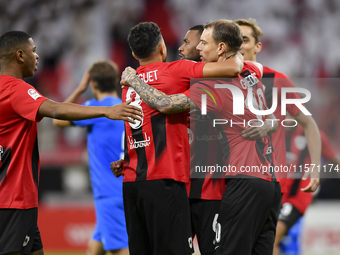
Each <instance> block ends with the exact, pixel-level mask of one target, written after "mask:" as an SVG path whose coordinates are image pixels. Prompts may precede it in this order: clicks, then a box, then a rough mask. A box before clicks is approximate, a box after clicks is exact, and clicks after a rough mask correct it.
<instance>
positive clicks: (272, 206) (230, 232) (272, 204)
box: [121, 20, 281, 255]
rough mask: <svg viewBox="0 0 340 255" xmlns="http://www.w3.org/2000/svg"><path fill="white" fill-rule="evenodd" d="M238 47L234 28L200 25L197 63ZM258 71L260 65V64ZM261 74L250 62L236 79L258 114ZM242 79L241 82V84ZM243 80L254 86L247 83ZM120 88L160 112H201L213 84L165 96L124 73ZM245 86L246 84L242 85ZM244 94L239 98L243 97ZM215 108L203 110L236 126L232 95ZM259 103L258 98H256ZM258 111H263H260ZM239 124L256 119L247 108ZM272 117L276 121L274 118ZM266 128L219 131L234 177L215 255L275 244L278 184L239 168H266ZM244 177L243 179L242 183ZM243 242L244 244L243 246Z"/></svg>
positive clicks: (260, 250)
mask: <svg viewBox="0 0 340 255" xmlns="http://www.w3.org/2000/svg"><path fill="white" fill-rule="evenodd" d="M241 44H242V36H241V32H240V29H239V27H238V25H237V24H235V23H233V22H230V21H226V20H220V21H216V22H212V23H209V24H207V25H205V30H204V32H203V34H202V36H201V42H200V44H199V45H198V46H197V49H198V50H199V51H200V55H201V59H202V61H223V60H224V59H225V58H228V56H230V55H233V54H236V53H237V51H238V50H239V48H240V46H241ZM259 67H260V68H261V65H259ZM260 77H261V70H260V69H259V68H258V67H257V66H256V65H255V64H253V63H244V69H243V70H242V73H241V74H240V76H239V79H242V80H241V84H243V86H250V87H252V93H253V96H255V97H256V98H257V99H256V103H257V105H258V106H259V107H260V109H266V103H265V101H264V93H263V89H262V84H261V83H260V82H258V81H259V79H260ZM243 78H244V80H243ZM239 79H235V80H232V81H229V82H232V83H233V84H234V86H237V87H241V84H240V80H239ZM246 81H253V83H252V84H249V83H250V82H249V83H247V82H246ZM121 83H122V84H130V86H132V87H133V88H134V89H135V90H136V91H137V92H138V94H139V95H140V96H141V98H142V99H143V100H144V101H145V102H147V103H148V104H149V105H150V106H152V107H153V108H155V109H158V110H160V111H162V112H164V113H176V112H182V111H186V110H189V109H190V108H191V109H198V108H200V107H201V103H200V100H201V95H202V94H204V92H202V90H201V89H200V87H198V86H202V85H203V86H205V87H206V89H211V88H213V87H212V86H213V84H214V83H216V81H212V82H211V81H202V82H198V83H195V84H194V85H193V86H192V87H191V89H190V90H188V91H186V92H185V93H181V94H175V95H166V94H165V93H163V92H161V91H158V90H157V89H156V88H154V87H151V86H149V85H147V84H146V83H144V82H143V81H141V80H140V79H138V77H137V76H136V75H135V71H134V70H133V69H131V68H127V69H125V71H124V72H123V74H122V81H121ZM246 84H248V85H246ZM247 91H248V90H246V91H245V89H243V91H242V92H241V93H243V96H247ZM220 97H221V98H222V100H220V102H219V104H215V102H213V100H211V99H210V98H209V99H208V104H207V108H208V109H209V110H210V111H212V112H213V113H214V114H215V116H216V117H217V118H220V119H221V118H223V119H225V118H227V119H233V120H234V121H237V122H241V117H240V116H234V115H233V111H232V95H231V93H230V92H229V93H228V90H224V91H221V94H220ZM261 98H262V99H261ZM261 106H262V107H261ZM243 117H244V118H245V119H244V121H246V120H247V121H249V120H251V119H257V116H256V115H255V114H253V113H251V112H250V111H249V110H248V108H247V109H246V110H245V115H243ZM270 117H271V118H275V117H274V116H273V115H271V116H270ZM269 122H271V121H269ZM265 123H266V124H265V126H266V129H261V131H259V130H260V129H257V128H253V127H251V128H247V129H246V127H244V126H237V127H235V126H234V127H232V128H226V127H224V128H222V129H221V131H222V136H223V139H222V140H223V141H220V144H221V145H222V147H223V152H224V157H225V159H226V160H227V164H230V165H231V166H235V168H236V169H238V170H237V171H236V173H231V172H229V173H228V174H227V175H228V176H231V175H234V176H236V178H230V179H228V181H227V187H226V190H225V193H224V195H223V198H222V203H221V208H220V211H219V212H220V214H219V217H218V220H217V223H216V225H215V228H216V229H215V230H216V242H217V243H216V252H215V254H253V253H257V254H268V255H269V254H271V253H272V247H273V242H274V233H275V226H276V221H277V215H278V211H279V207H280V200H281V196H280V195H281V190H280V185H279V184H278V183H277V182H275V176H274V174H273V173H271V172H265V171H259V172H252V173H247V172H242V170H241V169H242V167H245V166H254V165H255V166H257V167H259V168H260V169H262V168H261V167H262V165H270V164H271V163H270V160H271V158H272V157H271V155H270V154H271V147H270V140H269V138H268V137H266V135H267V133H268V132H274V131H275V130H276V129H277V123H276V125H270V124H269V125H267V123H268V122H267V121H265ZM247 134H249V136H250V137H257V138H258V139H257V140H250V139H244V138H243V137H242V135H247ZM244 177H247V178H244ZM245 240H247V241H246V242H245Z"/></svg>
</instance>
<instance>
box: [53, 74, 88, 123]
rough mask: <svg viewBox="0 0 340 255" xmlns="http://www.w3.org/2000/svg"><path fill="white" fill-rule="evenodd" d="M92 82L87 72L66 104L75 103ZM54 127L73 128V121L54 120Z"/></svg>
mask: <svg viewBox="0 0 340 255" xmlns="http://www.w3.org/2000/svg"><path fill="white" fill-rule="evenodd" d="M89 82H90V72H89V70H88V71H86V72H85V73H84V75H83V78H82V79H81V82H80V84H79V86H78V87H77V88H76V89H75V90H74V91H73V93H72V94H71V95H70V96H69V97H68V98H67V99H66V100H65V101H64V103H75V102H76V101H77V99H78V98H79V96H80V95H81V94H83V93H84V92H85V91H86V89H87V88H88V85H89ZM53 125H55V126H57V127H60V128H64V127H69V126H71V121H67V120H58V119H53Z"/></svg>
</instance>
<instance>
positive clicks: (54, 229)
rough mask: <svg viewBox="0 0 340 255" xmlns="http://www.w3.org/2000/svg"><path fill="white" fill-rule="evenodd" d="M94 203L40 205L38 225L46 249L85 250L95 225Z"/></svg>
mask: <svg viewBox="0 0 340 255" xmlns="http://www.w3.org/2000/svg"><path fill="white" fill-rule="evenodd" d="M95 220H96V217H95V212H94V207H93V204H87V205H82V206H79V204H78V203H77V205H76V206H72V205H62V206H60V205H58V206H54V205H53V206H50V205H44V204H40V205H39V216H38V226H39V229H40V232H41V237H42V241H43V244H44V249H45V250H68V251H85V250H86V248H87V244H88V241H89V239H90V238H91V235H92V232H93V230H94V227H95Z"/></svg>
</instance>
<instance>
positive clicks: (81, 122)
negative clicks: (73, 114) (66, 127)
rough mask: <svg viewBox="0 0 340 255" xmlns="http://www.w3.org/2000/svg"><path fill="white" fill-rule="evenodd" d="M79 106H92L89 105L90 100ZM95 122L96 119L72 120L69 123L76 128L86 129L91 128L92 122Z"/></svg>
mask: <svg viewBox="0 0 340 255" xmlns="http://www.w3.org/2000/svg"><path fill="white" fill-rule="evenodd" d="M81 105H84V106H92V104H91V100H89V101H86V102H84V103H82V104H81ZM95 121H96V118H94V119H87V120H74V121H71V122H72V124H73V125H75V126H78V127H86V126H91V125H93V124H94V122H95Z"/></svg>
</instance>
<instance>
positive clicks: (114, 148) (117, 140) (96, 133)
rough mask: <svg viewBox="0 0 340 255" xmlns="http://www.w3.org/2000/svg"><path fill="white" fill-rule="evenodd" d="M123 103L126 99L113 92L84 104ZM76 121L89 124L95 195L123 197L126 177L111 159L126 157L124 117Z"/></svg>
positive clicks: (79, 124) (92, 178) (91, 168)
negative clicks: (118, 173) (115, 172)
mask: <svg viewBox="0 0 340 255" xmlns="http://www.w3.org/2000/svg"><path fill="white" fill-rule="evenodd" d="M120 103H122V100H121V99H120V98H116V97H111V96H109V97H105V98H104V99H102V100H100V101H99V100H96V99H91V100H89V101H87V102H85V103H83V105H86V106H113V105H116V104H120ZM73 124H74V125H76V126H80V127H87V148H88V154H89V165H90V166H89V167H90V179H91V186H92V192H93V197H94V198H102V197H119V198H121V197H122V180H123V177H122V176H121V177H119V178H116V177H115V176H114V175H113V173H112V172H111V169H110V163H111V162H112V161H116V160H119V159H120V158H123V143H122V137H123V132H124V121H119V120H110V119H107V118H104V117H102V118H95V119H88V120H79V121H73Z"/></svg>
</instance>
